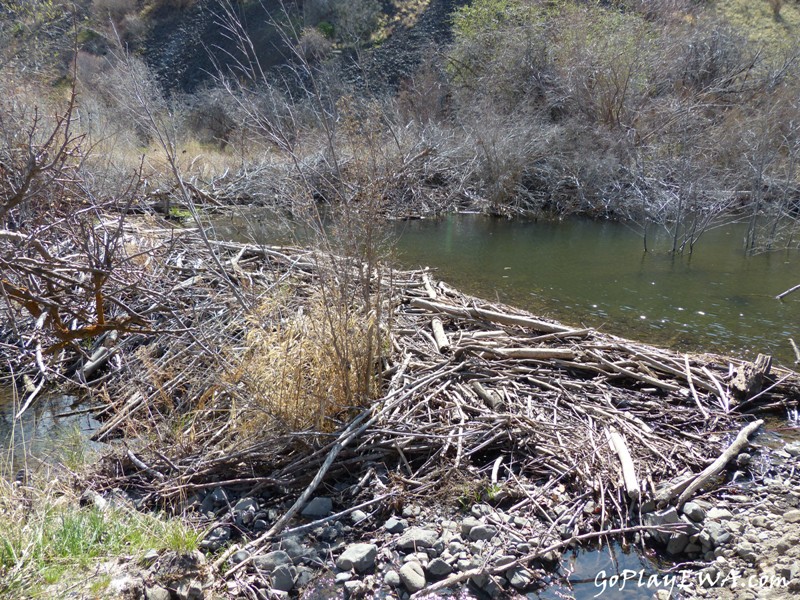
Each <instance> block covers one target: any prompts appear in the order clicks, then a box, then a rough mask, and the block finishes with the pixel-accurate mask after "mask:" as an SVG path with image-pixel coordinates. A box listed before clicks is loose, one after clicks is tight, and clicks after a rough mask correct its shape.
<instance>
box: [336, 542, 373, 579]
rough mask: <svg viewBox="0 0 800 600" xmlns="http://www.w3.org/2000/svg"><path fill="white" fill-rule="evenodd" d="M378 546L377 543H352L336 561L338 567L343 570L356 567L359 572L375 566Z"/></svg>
mask: <svg viewBox="0 0 800 600" xmlns="http://www.w3.org/2000/svg"><path fill="white" fill-rule="evenodd" d="M376 556H378V547H377V546H376V545H375V544H351V545H350V546H348V547H347V549H346V550H345V551H344V552H343V553H342V555H341V556H340V557H339V559H338V560H337V561H336V568H337V569H340V570H341V571H349V570H350V569H355V570H356V571H358V572H359V573H363V572H365V571H368V570H370V569H371V568H372V567H374V566H375V557H376Z"/></svg>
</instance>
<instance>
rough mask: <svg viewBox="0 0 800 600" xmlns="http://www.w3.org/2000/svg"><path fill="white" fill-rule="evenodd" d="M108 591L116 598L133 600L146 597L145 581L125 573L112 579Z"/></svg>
mask: <svg viewBox="0 0 800 600" xmlns="http://www.w3.org/2000/svg"><path fill="white" fill-rule="evenodd" d="M107 589H108V590H109V591H110V592H111V593H112V594H113V597H114V598H130V599H132V600H133V599H136V598H141V597H142V596H144V581H142V579H141V578H140V577H134V576H132V575H130V574H128V573H123V574H121V575H119V576H118V577H115V578H114V579H112V580H111V582H110V583H109V584H108V588H107Z"/></svg>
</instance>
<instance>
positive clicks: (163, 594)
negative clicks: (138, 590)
mask: <svg viewBox="0 0 800 600" xmlns="http://www.w3.org/2000/svg"><path fill="white" fill-rule="evenodd" d="M144 597H145V599H146V600H171V598H172V594H170V592H169V590H168V589H166V588H163V587H161V586H160V585H154V586H151V587H148V588H146V589H145V591H144Z"/></svg>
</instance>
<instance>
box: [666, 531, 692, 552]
mask: <svg viewBox="0 0 800 600" xmlns="http://www.w3.org/2000/svg"><path fill="white" fill-rule="evenodd" d="M688 545H689V536H688V535H686V534H685V533H673V534H672V535H670V536H669V541H668V542H667V554H669V555H671V556H675V555H677V554H680V553H681V552H683V551H684V550H685V549H686V546H688Z"/></svg>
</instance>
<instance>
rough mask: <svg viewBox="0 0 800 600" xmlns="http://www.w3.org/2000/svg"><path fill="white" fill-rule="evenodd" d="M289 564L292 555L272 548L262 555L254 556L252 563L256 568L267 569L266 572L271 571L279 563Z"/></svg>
mask: <svg viewBox="0 0 800 600" xmlns="http://www.w3.org/2000/svg"><path fill="white" fill-rule="evenodd" d="M290 564H292V557H291V556H289V555H288V554H287V553H286V552H284V551H283V550H273V551H272V552H267V553H266V554H264V555H262V556H256V557H255V558H254V559H253V565H255V566H256V568H258V569H261V570H262V571H267V572H268V573H272V572H273V571H274V570H275V569H276V568H278V567H279V566H281V565H290Z"/></svg>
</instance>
